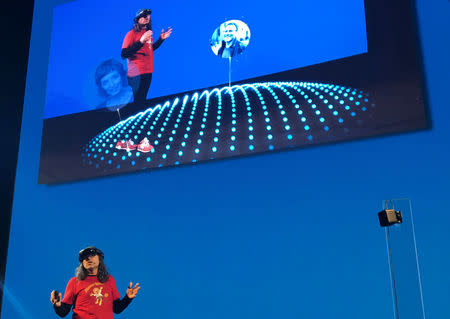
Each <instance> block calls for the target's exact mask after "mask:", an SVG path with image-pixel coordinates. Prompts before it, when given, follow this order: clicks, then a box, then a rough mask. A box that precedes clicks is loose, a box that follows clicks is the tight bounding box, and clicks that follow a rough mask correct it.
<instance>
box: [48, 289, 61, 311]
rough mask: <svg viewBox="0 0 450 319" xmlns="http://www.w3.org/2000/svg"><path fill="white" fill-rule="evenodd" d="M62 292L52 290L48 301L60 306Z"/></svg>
mask: <svg viewBox="0 0 450 319" xmlns="http://www.w3.org/2000/svg"><path fill="white" fill-rule="evenodd" d="M61 300H62V294H61V293H58V292H57V291H56V290H53V291H52V293H51V294H50V302H51V303H52V304H53V305H54V306H56V307H61Z"/></svg>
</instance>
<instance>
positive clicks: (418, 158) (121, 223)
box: [1, 0, 450, 319]
mask: <svg viewBox="0 0 450 319" xmlns="http://www.w3.org/2000/svg"><path fill="white" fill-rule="evenodd" d="M448 5H449V4H448V2H446V1H441V2H437V1H435V2H432V3H430V2H429V1H424V0H420V1H418V9H419V10H418V12H419V35H420V37H421V42H422V46H423V48H424V49H423V54H424V64H425V71H426V72H425V79H426V83H427V86H428V88H429V89H428V91H429V101H430V110H431V116H432V118H433V128H432V130H430V131H423V132H419V133H412V134H403V135H396V136H392V137H384V138H377V139H371V140H364V141H358V142H352V143H341V144H338V145H330V146H327V147H320V148H319V147H318V148H310V149H307V150H297V151H291V152H283V153H277V154H267V155H264V156H258V157H250V158H240V159H235V160H229V161H221V162H214V163H209V164H204V165H198V166H189V167H182V168H176V169H167V170H157V171H152V172H149V173H142V174H132V175H127V176H119V177H112V178H105V179H97V180H90V181H84V182H78V183H72V184H65V185H58V186H46V185H37V176H38V166H39V165H38V163H39V157H40V143H41V135H40V132H41V130H42V120H41V118H42V114H43V112H44V103H45V93H44V92H45V78H46V72H47V66H46V63H43V61H46V59H47V57H48V52H49V49H48V48H49V43H50V37H49V36H48V34H49V33H50V30H51V26H50V21H51V17H52V14H51V5H50V4H49V3H47V2H44V1H39V2H38V3H37V6H36V10H35V13H34V14H35V17H39V19H35V20H34V24H33V34H32V42H31V51H30V64H29V72H28V79H27V89H28V90H27V94H26V97H25V105H24V118H23V125H22V134H21V145H20V156H19V162H18V171H17V178H16V189H15V198H14V208H13V216H12V225H11V239H10V244H9V253H8V264H7V272H6V283H5V285H6V287H5V288H6V289H5V296H4V301H3V308H2V310H3V311H2V317H1V318H2V319H6V318H7V319H15V318H24V317H26V318H50V317H55V318H56V315H54V314H52V311H53V309H52V307H51V305H50V303H49V297H50V291H51V290H52V289H55V288H57V289H59V290H63V289H64V286H65V284H66V282H67V281H68V279H69V278H70V277H71V276H72V274H73V270H74V268H75V267H76V265H77V260H76V253H77V252H78V250H79V249H81V248H82V247H84V246H86V245H88V244H95V245H98V246H99V247H100V248H102V249H103V250H104V252H105V254H106V262H107V264H108V265H109V266H110V270H111V272H112V274H113V275H114V276H115V278H116V281H117V283H118V285H119V291H120V292H121V293H122V294H123V293H124V291H125V286H126V285H127V283H128V281H130V280H133V281H136V280H138V281H139V282H140V283H141V285H142V286H143V288H142V290H141V291H140V295H139V296H138V297H137V299H136V300H135V301H134V302H133V304H132V305H131V306H130V308H129V309H127V310H126V313H124V315H123V316H126V317H129V318H141V317H147V316H149V317H150V316H152V317H155V318H174V317H185V318H211V317H218V318H225V317H230V316H235V317H248V318H279V317H286V318H298V317H312V318H330V317H331V318H337V317H345V318H361V317H364V318H377V319H378V318H389V317H390V316H391V315H392V308H391V306H392V305H391V300H390V288H389V279H388V269H387V264H386V254H385V242H384V232H383V231H382V230H381V229H380V228H379V227H378V226H377V223H378V222H377V218H376V214H375V213H376V212H377V211H378V210H379V209H380V208H381V200H382V199H385V198H392V197H403V196H409V197H411V198H412V200H413V208H414V212H415V221H416V234H417V237H418V248H419V254H420V256H419V257H420V261H421V265H422V270H423V283H424V293H425V304H426V307H427V308H426V310H427V315H428V317H430V318H446V317H449V316H450V309H449V307H448V300H449V298H450V294H449V290H448V287H449V286H450V276H449V275H448V269H450V258H449V255H448V253H447V251H448V243H449V242H450V238H449V237H450V235H449V232H448V227H449V221H450V217H449V215H448V211H449V210H450V204H449V201H448V192H449V189H450V182H449V181H450V169H449V167H448V162H449V155H450V150H449V147H448V139H449V137H450V129H449V128H448V118H449V116H450V111H449V109H448V93H447V91H446V87H447V84H448V83H449V81H450V79H449V74H450V64H449V61H448V56H449V54H450V46H449V43H448V42H445V41H443V39H445V38H448V33H449V31H450V25H449V21H450V19H449V17H448ZM343 216H344V217H343ZM345 216H348V218H345Z"/></svg>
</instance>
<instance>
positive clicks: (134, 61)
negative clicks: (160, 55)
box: [122, 30, 153, 77]
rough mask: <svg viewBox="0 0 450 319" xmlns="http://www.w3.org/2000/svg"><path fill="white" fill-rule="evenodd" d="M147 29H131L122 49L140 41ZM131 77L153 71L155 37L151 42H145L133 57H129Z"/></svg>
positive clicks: (128, 73) (129, 73) (129, 74)
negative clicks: (137, 30)
mask: <svg viewBox="0 0 450 319" xmlns="http://www.w3.org/2000/svg"><path fill="white" fill-rule="evenodd" d="M145 32H146V30H141V31H140V32H136V31H134V30H131V31H129V32H128V33H127V35H126V36H125V39H124V40H123V44H122V49H125V48H128V47H130V46H131V45H132V44H134V43H136V42H138V41H139V40H140V39H141V37H142V35H143V34H144V33H145ZM127 64H128V72H127V75H128V76H129V77H133V76H138V75H140V74H146V73H153V38H152V39H151V40H150V43H144V45H143V46H142V48H140V49H139V50H138V51H137V52H136V53H135V54H134V55H133V57H131V58H128V59H127Z"/></svg>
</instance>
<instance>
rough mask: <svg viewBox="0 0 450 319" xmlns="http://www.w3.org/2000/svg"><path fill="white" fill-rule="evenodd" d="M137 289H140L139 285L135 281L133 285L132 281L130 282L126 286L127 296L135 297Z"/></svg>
mask: <svg viewBox="0 0 450 319" xmlns="http://www.w3.org/2000/svg"><path fill="white" fill-rule="evenodd" d="M139 289H141V287H140V286H139V283H136V285H134V287H133V283H132V282H130V284H129V285H128V288H127V296H128V298H130V299H133V298H134V297H136V295H137V293H138V291H139Z"/></svg>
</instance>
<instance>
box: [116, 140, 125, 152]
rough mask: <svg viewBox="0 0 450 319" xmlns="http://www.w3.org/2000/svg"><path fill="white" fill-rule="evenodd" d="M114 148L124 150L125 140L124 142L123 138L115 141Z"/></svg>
mask: <svg viewBox="0 0 450 319" xmlns="http://www.w3.org/2000/svg"><path fill="white" fill-rule="evenodd" d="M116 148H117V149H118V150H124V149H126V148H127V142H126V141H125V140H119V141H117V144H116Z"/></svg>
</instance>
